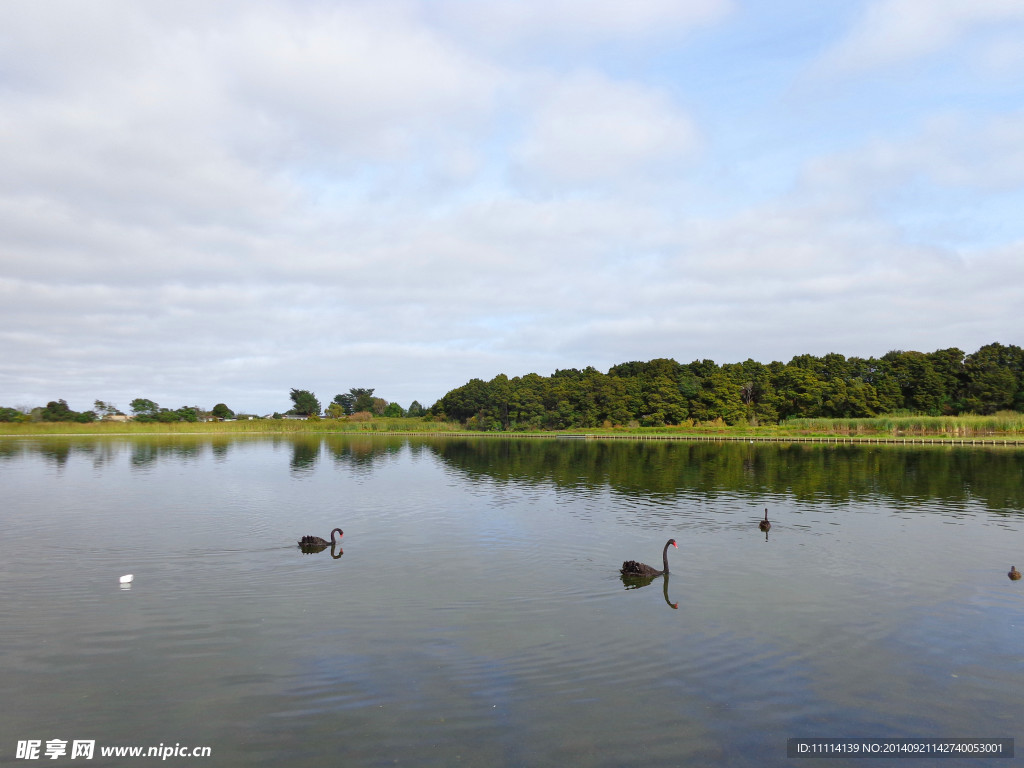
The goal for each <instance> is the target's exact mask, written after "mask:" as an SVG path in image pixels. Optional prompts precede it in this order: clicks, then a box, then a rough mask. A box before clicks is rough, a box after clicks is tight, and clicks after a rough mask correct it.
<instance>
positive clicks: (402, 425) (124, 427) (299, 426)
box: [0, 418, 461, 435]
mask: <svg viewBox="0 0 1024 768" xmlns="http://www.w3.org/2000/svg"><path fill="white" fill-rule="evenodd" d="M460 429H461V426H460V425H458V424H448V423H443V422H436V421H423V420H422V419H388V418H379V419H372V420H370V421H346V420H344V419H318V420H316V419H315V420H311V421H301V420H296V419H253V420H251V421H248V420H247V421H211V422H188V421H174V422H170V423H167V424H164V423H159V422H148V423H146V422H136V421H127V422H113V421H94V422H92V423H91V424H78V423H75V422H68V421H49V422H47V421H38V422H30V423H24V424H15V423H10V422H0V435H147V434H149V435H152V434H165V435H166V434H172V435H224V434H260V433H265V434H296V433H304V434H308V433H322V432H346V433H347V432H352V433H373V432H425V433H426V432H454V431H458V430H460Z"/></svg>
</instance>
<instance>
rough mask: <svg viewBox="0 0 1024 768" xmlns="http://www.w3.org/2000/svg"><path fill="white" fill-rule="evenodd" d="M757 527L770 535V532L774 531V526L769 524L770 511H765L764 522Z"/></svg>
mask: <svg viewBox="0 0 1024 768" xmlns="http://www.w3.org/2000/svg"><path fill="white" fill-rule="evenodd" d="M757 527H758V528H760V529H761V530H762V531H764V532H765V533H768V531H770V530H771V529H772V524H771V523H769V522H768V510H767V509H765V511H764V520H762V521H761V522H760V523H758V524H757Z"/></svg>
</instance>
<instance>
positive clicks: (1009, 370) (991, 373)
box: [430, 343, 1024, 431]
mask: <svg viewBox="0 0 1024 768" xmlns="http://www.w3.org/2000/svg"><path fill="white" fill-rule="evenodd" d="M1004 410H1015V411H1024V349H1021V348H1020V347H1017V346H1013V345H1008V346H1007V345H1003V344H998V343H994V344H988V345H986V346H984V347H982V348H981V349H979V350H978V351H977V352H974V353H972V354H965V353H964V352H963V351H961V350H959V349H956V348H950V349H940V350H938V351H936V352H928V353H922V352H904V351H893V352H889V353H887V354H885V355H883V356H882V357H881V358H874V357H871V358H868V359H864V358H859V357H850V358H847V357H844V356H843V355H840V354H828V355H825V356H824V357H815V356H813V355H799V356H797V357H794V358H793V359H792V360H790V361H789V362H788V363H781V362H772V363H768V364H763V363H759V362H756V361H754V360H747V361H745V362H742V363H732V364H724V365H717V364H716V363H715V362H714V361H712V360H698V361H694V362H692V363H689V364H682V363H678V362H676V361H675V360H671V359H658V360H651V361H649V362H646V363H645V362H631V363H622V364H620V365H616V366H613V367H612V368H611V369H609V371H608V373H601V372H600V371H598V370H596V369H594V368H592V367H588V368H585V369H583V370H578V369H575V368H571V369H567V370H557V371H555V372H554V373H553V374H552V375H551V376H547V377H544V376H540V375H538V374H536V373H531V374H527V375H526V376H516V377H514V378H511V379H510V378H509V377H508V376H506V375H504V374H502V375H499V376H496V377H494V378H493V379H491V380H490V381H483V380H481V379H472V380H471V381H469V382H468V383H467V384H465V385H463V386H461V387H459V388H457V389H453V390H452V391H451V392H449V393H448V394H446V395H445V396H444V397H442V398H441V399H440V400H439V401H438V402H437V403H435V404H434V406H433V407H432V408H431V409H430V411H431V414H432V415H433V416H434V417H435V418H438V419H447V420H451V421H458V422H461V423H462V424H464V425H465V426H466V427H467V428H469V429H478V430H488V431H490V430H505V431H519V430H534V429H578V428H584V429H585V428H594V427H614V426H648V427H656V426H665V425H678V424H683V425H685V424H694V423H700V422H708V421H715V420H719V419H720V420H722V421H724V422H725V423H727V424H730V425H732V424H741V423H749V424H776V423H779V422H780V421H784V420H786V419H789V418H794V417H800V418H869V417H873V416H879V415H882V414H892V413H901V412H902V413H918V414H924V415H930V416H940V415H956V414H963V413H974V414H982V415H985V414H992V413H996V412H997V411H1004Z"/></svg>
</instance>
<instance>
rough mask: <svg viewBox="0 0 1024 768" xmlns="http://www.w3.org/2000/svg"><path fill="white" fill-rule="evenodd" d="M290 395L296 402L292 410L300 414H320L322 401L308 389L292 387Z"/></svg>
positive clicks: (293, 401)
mask: <svg viewBox="0 0 1024 768" xmlns="http://www.w3.org/2000/svg"><path fill="white" fill-rule="evenodd" d="M289 397H290V398H291V399H292V403H293V404H294V405H293V407H292V410H291V412H292V413H295V414H297V415H299V416H319V415H320V401H319V400H317V399H316V395H314V394H313V393H312V392H310V391H309V390H307V389H292V391H291V393H290V394H289Z"/></svg>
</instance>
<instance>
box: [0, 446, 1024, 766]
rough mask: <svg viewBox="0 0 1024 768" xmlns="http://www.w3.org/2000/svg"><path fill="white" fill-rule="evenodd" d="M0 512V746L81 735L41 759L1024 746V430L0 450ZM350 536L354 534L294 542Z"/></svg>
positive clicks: (764, 754) (577, 757)
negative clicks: (622, 572)
mask: <svg viewBox="0 0 1024 768" xmlns="http://www.w3.org/2000/svg"><path fill="white" fill-rule="evenodd" d="M765 508H767V509H768V514H769V518H770V519H771V521H772V528H771V531H770V533H768V535H767V537H766V535H765V533H763V532H761V531H760V530H759V529H758V520H759V519H760V518H761V517H763V515H764V509H765ZM0 520H2V526H3V535H2V537H0V606H2V617H3V618H2V626H3V629H2V638H3V642H2V643H0V700H2V701H3V702H4V714H3V717H2V718H0V762H3V763H8V762H11V763H15V762H16V763H18V764H32V763H31V762H28V761H22V760H18V759H17V757H16V750H17V747H18V742H19V741H25V740H30V739H34V740H39V741H41V742H42V745H43V746H42V748H41V750H45V747H46V742H47V741H49V740H55V739H60V740H65V741H67V742H68V744H69V747H68V750H69V753H68V754H67V755H65V756H63V757H60V758H58V759H56V760H49V759H47V758H46V755H45V753H42V754H41V756H40V760H41V762H45V763H46V764H58V765H60V764H71V765H76V764H80V763H84V764H86V765H122V766H123V765H131V764H143V763H149V764H153V762H154V759H153V758H150V759H148V760H147V759H145V758H138V759H134V760H133V759H131V758H125V757H121V758H105V757H101V755H100V748H101V747H102V746H124V745H127V746H132V745H138V746H143V747H150V746H157V745H181V746H182V747H189V748H191V747H204V746H205V747H209V748H210V750H211V756H210V757H206V758H185V757H178V758H170V759H169V760H167V761H166V762H167V763H170V764H178V765H180V764H185V763H188V764H193V765H205V766H254V765H255V766H258V765H271V766H276V765H289V766H291V765H295V766H313V765H317V766H319V765H340V766H384V765H413V766H453V765H466V766H563V767H564V766H634V765H635V766H677V765H678V766H719V765H721V766H773V765H779V766H781V765H788V766H796V768H799V766H801V765H807V766H809V767H811V766H818V765H840V764H842V765H849V764H850V761H849V760H822V759H814V760H799V759H790V758H787V756H786V746H787V739H788V738H790V737H835V738H863V737H874V738H909V737H939V738H1017V744H1016V748H1017V750H1018V752H1017V755H1018V759H1019V756H1020V755H1021V754H1024V752H1022V751H1021V750H1024V741H1022V738H1021V737H1024V728H1022V727H1021V726H1022V723H1024V632H1022V630H1024V580H1022V581H1011V580H1009V579H1008V578H1007V571H1008V570H1009V568H1010V565H1012V564H1015V565H1017V566H1018V568H1022V569H1024V451H1021V450H1019V449H966V448H950V447H921V446H917V447H914V448H898V447H889V446H881V447H878V446H872V447H850V446H813V445H806V444H799V445H784V444H783V445H780V444H764V445H761V444H745V443H724V444H708V443H686V442H672V443H632V442H602V441H597V440H586V441H584V440H564V439H550V440H547V439H545V440H523V439H502V438H479V439H443V438H395V437H369V438H366V437H319V436H317V437H314V438H298V439H289V438H270V437H267V438H225V439H220V438H216V439H210V438H206V437H175V438H152V437H144V438H131V439H127V438H126V439H70V438H68V439H61V438H45V439H3V438H0ZM335 526H339V527H341V528H343V529H344V531H345V536H344V539H343V543H342V550H343V553H342V552H339V551H338V550H335V551H334V552H333V554H334V556H333V557H332V550H331V549H327V550H325V551H322V552H320V553H317V554H303V553H301V552H300V550H299V549H298V547H296V545H295V542H296V540H297V539H298V538H299V537H300V536H302V535H304V534H314V535H317V536H322V537H324V538H328V537H329V535H330V530H331V529H332V528H333V527H335ZM669 537H672V538H675V539H676V540H677V541H678V543H679V548H678V549H671V550H670V552H669V562H670V565H671V571H672V573H671V577H670V579H669V580H668V581H667V583H666V581H665V580H664V579H661V578H659V579H656V580H655V581H654V582H652V583H651V584H650V585H648V586H643V587H640V588H632V589H627V585H625V584H624V583H623V582H622V580H621V579H620V576H619V573H618V569H619V567H620V565H621V564H622V561H623V560H626V559H636V560H643V561H644V562H647V563H650V564H651V565H655V566H657V567H660V562H661V551H662V547H663V546H664V544H665V541H666V540H667V539H668V538H669ZM128 573H132V574H134V575H135V580H134V583H132V584H131V585H130V588H128V589H123V588H121V586H120V585H119V583H118V577H119V576H121V575H122V574H128ZM73 740H92V741H95V743H96V747H95V749H96V753H95V756H94V757H93V759H92V760H91V761H85V760H83V759H81V758H79V759H76V760H72V759H71V757H70V744H71V742H72V741H73ZM1013 762H1015V761H1011V760H993V759H970V758H955V759H946V760H942V761H939V764H941V765H943V766H950V767H952V766H954V765H987V766H992V765H995V766H998V765H1009V764H1012V763H1013ZM854 764H855V765H856V764H857V763H856V762H855V763H854ZM915 764H916V765H921V764H931V761H921V760H917V761H911V762H910V763H908V762H907V761H906V760H891V761H890V760H871V761H870V762H869V763H867V765H871V766H872V767H873V768H876V767H877V766H881V765H895V766H908V765H915Z"/></svg>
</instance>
